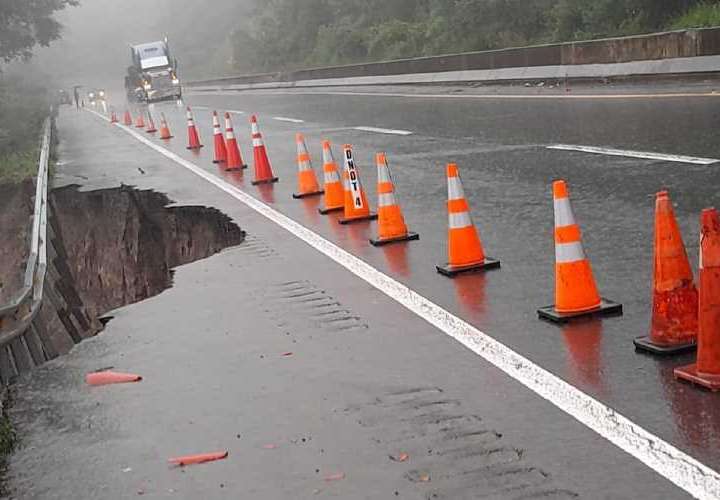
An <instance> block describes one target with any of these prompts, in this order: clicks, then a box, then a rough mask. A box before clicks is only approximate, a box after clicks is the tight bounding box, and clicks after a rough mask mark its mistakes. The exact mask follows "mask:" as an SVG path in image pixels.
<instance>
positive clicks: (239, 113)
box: [191, 105, 245, 115]
mask: <svg viewBox="0 0 720 500" xmlns="http://www.w3.org/2000/svg"><path fill="white" fill-rule="evenodd" d="M191 107H192V108H193V109H211V108H210V106H199V105H198V106H191ZM225 111H227V112H228V113H232V114H234V115H244V114H245V111H235V110H232V109H227V110H225Z"/></svg>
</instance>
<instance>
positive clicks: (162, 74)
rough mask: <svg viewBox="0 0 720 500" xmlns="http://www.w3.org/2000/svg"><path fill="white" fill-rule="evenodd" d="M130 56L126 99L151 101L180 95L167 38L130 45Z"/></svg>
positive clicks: (176, 97) (175, 68)
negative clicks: (130, 62) (130, 63)
mask: <svg viewBox="0 0 720 500" xmlns="http://www.w3.org/2000/svg"><path fill="white" fill-rule="evenodd" d="M130 55H131V58H132V65H131V66H130V67H128V70H127V75H126V76H125V90H126V91H127V96H128V100H130V101H138V102H155V101H163V100H168V99H180V98H181V97H182V85H180V79H179V78H178V73H177V59H173V58H172V57H170V48H169V45H168V40H167V38H165V39H164V40H162V41H159V42H149V43H142V44H139V45H133V46H131V48H130Z"/></svg>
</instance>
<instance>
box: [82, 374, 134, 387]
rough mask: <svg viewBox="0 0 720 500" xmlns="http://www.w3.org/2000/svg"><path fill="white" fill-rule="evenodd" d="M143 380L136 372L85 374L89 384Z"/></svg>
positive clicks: (124, 382)
mask: <svg viewBox="0 0 720 500" xmlns="http://www.w3.org/2000/svg"><path fill="white" fill-rule="evenodd" d="M141 380H142V377H141V376H140V375H135V374H134V373H119V372H111V371H102V372H93V373H88V374H87V375H85V382H87V383H88V384H89V385H109V384H126V383H128V382H139V381H141Z"/></svg>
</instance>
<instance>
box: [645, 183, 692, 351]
mask: <svg viewBox="0 0 720 500" xmlns="http://www.w3.org/2000/svg"><path fill="white" fill-rule="evenodd" d="M697 332H698V294H697V289H696V288H695V284H694V283H693V274H692V269H690V261H689V260H688V256H687V252H686V251H685V245H684V244H683V240H682V235H681V234H680V228H679V227H678V224H677V221H676V220H675V213H674V212H673V207H672V202H671V201H670V195H669V194H668V192H667V191H661V192H659V193H658V194H657V196H656V199H655V243H654V264H653V308H652V319H651V323H650V335H648V336H647V337H640V338H637V339H634V340H633V342H634V343H635V347H636V348H637V349H638V350H641V351H646V352H650V353H653V354H677V353H680V352H684V351H687V350H692V349H695V346H696V342H697Z"/></svg>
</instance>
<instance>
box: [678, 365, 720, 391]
mask: <svg viewBox="0 0 720 500" xmlns="http://www.w3.org/2000/svg"><path fill="white" fill-rule="evenodd" d="M673 373H674V374H675V378H677V379H680V380H685V381H686V382H690V383H693V384H697V385H699V386H702V387H704V388H706V389H710V390H711V391H712V392H717V391H720V375H710V374H707V373H699V372H698V371H697V365H696V364H694V363H693V364H692V365H687V366H681V367H679V368H675V370H673Z"/></svg>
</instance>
